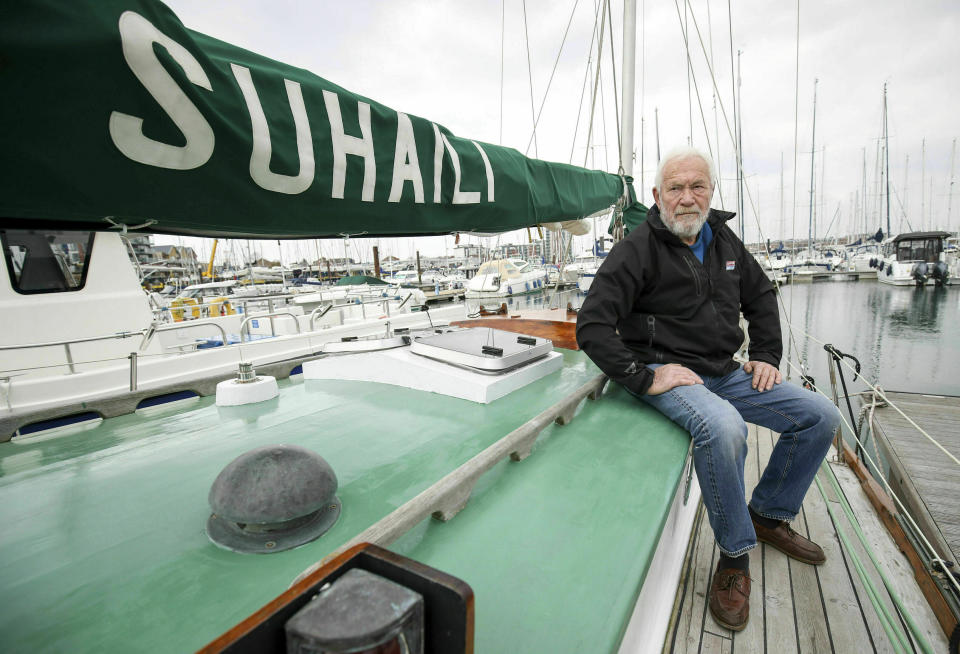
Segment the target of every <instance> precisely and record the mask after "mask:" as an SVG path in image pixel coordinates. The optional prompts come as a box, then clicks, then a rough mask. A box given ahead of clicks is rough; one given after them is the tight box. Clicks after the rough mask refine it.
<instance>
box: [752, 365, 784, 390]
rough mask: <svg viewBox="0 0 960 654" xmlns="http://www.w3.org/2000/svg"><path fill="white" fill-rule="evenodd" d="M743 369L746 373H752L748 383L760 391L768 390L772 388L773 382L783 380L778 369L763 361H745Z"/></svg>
mask: <svg viewBox="0 0 960 654" xmlns="http://www.w3.org/2000/svg"><path fill="white" fill-rule="evenodd" d="M743 370H744V372H746V373H748V374H751V373H752V374H753V381H752V382H751V383H750V385H751V386H753V388H754V389H755V390H757V391H760V392H761V393H762V392H763V391H769V390H770V389H771V388H773V385H774V384H779V383H780V382H781V381H783V378H782V377H781V376H780V371H779V370H777V369H776V368H775V367H774V366H772V365H770V364H769V363H766V362H764V361H747V363H746V364H744V366H743Z"/></svg>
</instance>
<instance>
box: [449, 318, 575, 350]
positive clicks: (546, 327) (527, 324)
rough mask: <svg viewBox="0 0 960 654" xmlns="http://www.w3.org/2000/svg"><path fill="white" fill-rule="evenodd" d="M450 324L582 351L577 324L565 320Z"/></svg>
mask: <svg viewBox="0 0 960 654" xmlns="http://www.w3.org/2000/svg"><path fill="white" fill-rule="evenodd" d="M450 324H451V325H453V326H454V327H491V328H493V329H500V330H502V331H505V332H516V333H518V334H526V335H527V336H538V337H540V338H548V339H550V340H551V341H553V345H554V347H560V348H563V349H565V350H579V349H580V347H579V346H578V345H577V335H576V329H577V323H575V322H569V321H565V320H541V319H536V318H502V317H496V318H476V319H473V320H456V321H454V322H451V323H450Z"/></svg>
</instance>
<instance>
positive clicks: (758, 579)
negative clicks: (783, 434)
mask: <svg viewBox="0 0 960 654" xmlns="http://www.w3.org/2000/svg"><path fill="white" fill-rule="evenodd" d="M748 427H749V430H748V432H747V434H748V436H747V448H748V449H747V460H746V462H745V463H744V467H743V481H744V490H745V491H746V497H745V498H744V499H746V500H747V501H749V500H750V496H751V494H753V489H754V487H755V486H756V485H757V481H758V480H759V479H760V451H759V447H758V438H759V435H760V433H761V432H765V431H766V430H764V429H763V428H758V427H757V426H756V425H748ZM765 435H766V434H765ZM761 547H763V546H762V545H761V546H759V547H755V548H754V549H753V550H751V551H750V584H751V590H750V600H751V601H750V620H749V621H748V622H747V626H746V627H745V628H744V630H743V631H741V632H740V633H738V634H734V636H733V651H734V652H744V653H747V654H749V653H752V652H766V651H767V643H766V638H765V637H766V633H765V632H764V628H763V626H764V622H765V608H764V603H763V554H762V550H761Z"/></svg>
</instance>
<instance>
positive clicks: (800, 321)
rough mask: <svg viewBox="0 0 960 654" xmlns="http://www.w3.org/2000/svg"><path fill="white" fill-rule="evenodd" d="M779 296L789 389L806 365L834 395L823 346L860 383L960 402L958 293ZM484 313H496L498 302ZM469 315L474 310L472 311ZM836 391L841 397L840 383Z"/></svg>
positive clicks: (534, 301)
mask: <svg viewBox="0 0 960 654" xmlns="http://www.w3.org/2000/svg"><path fill="white" fill-rule="evenodd" d="M780 295H781V300H782V302H781V303H780V319H781V324H782V327H783V339H784V343H783V353H784V356H783V360H784V362H786V360H787V354H788V353H789V354H790V360H791V361H792V362H793V364H794V366H793V367H790V370H789V377H790V380H791V381H792V382H794V383H799V372H798V367H799V364H798V363H797V362H798V361H803V363H804V365H805V366H806V367H807V371H808V374H810V375H811V376H812V377H813V378H814V380H815V382H816V384H817V385H818V386H820V387H821V389H822V390H823V391H824V392H825V393H826V394H827V395H830V376H829V371H828V368H827V353H826V352H825V351H824V349H823V345H822V344H823V343H830V344H832V345H833V346H834V347H836V348H837V349H838V350H840V351H841V352H843V353H846V354H851V355H853V356H854V357H856V358H857V359H859V361H860V363H861V365H862V374H863V376H864V377H865V378H866V379H867V380H868V381H869V382H870V383H871V384H874V385H877V384H879V385H880V387H881V388H883V389H884V390H888V391H900V392H907V393H927V394H934V395H957V396H960V287H951V288H934V287H924V288H919V289H915V288H912V287H898V286H889V285H886V284H880V283H878V282H877V281H875V280H861V281H857V282H841V281H829V282H819V283H813V284H794V285H786V286H783V287H782V288H781V294H780ZM583 298H584V296H583V294H582V293H580V292H579V291H576V290H567V291H561V292H552V291H549V290H548V291H547V292H545V293H540V294H535V295H526V296H519V297H512V298H506V299H505V300H503V301H505V302H506V303H507V306H508V309H509V310H510V311H519V310H522V309H543V308H553V307H559V308H560V309H562V308H564V307H566V306H567V303H568V302H569V303H570V304H571V305H572V306H573V307H579V306H580V305H581V304H582V303H583ZM484 306H485V307H488V308H494V307H496V306H498V303H493V304H488V303H486V302H485V303H484ZM468 310H471V311H472V310H475V309H473V307H471V306H470V305H469V304H468ZM788 317H789V323H790V324H792V326H793V329H792V331H791V329H790V328H789V325H788V320H787V318H788ZM791 333H792V336H791ZM791 339H792V343H791V342H790V340H791ZM848 362H849V360H848ZM851 363H852V362H851ZM781 370H782V371H783V373H784V375H785V376H786V375H787V372H788V366H787V365H786V364H785V363H784V364H783V365H781ZM844 376H845V378H846V381H847V388H848V390H849V391H850V392H851V393H853V392H858V391H863V390H866V389H867V386H866V384H864V383H862V382H860V381H854V380H853V371H852V370H850V369H849V368H846V367H845V368H844ZM837 384H838V392H840V393H842V392H843V391H842V389H841V388H840V386H839V385H840V381H839V379H838V380H837Z"/></svg>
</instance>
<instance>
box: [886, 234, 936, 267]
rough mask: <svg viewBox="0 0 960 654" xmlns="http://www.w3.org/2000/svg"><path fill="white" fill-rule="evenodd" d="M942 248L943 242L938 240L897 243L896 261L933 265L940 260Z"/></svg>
mask: <svg viewBox="0 0 960 654" xmlns="http://www.w3.org/2000/svg"><path fill="white" fill-rule="evenodd" d="M942 248H943V242H942V241H941V240H940V239H939V238H924V239H913V240H903V241H900V242H899V243H897V261H926V262H927V263H933V262H936V261H939V260H940V252H941V250H942Z"/></svg>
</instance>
